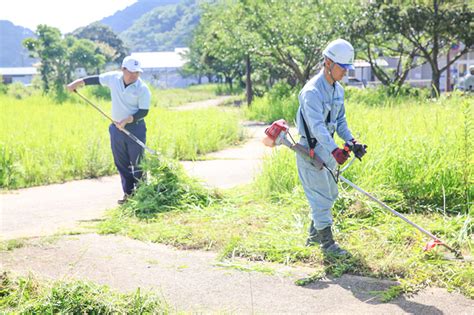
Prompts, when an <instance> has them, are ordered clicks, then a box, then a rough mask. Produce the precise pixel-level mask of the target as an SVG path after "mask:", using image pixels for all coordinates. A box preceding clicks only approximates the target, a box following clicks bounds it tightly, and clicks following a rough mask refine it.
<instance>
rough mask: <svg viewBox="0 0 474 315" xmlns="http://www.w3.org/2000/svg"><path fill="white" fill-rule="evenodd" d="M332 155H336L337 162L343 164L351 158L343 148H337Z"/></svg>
mask: <svg viewBox="0 0 474 315" xmlns="http://www.w3.org/2000/svg"><path fill="white" fill-rule="evenodd" d="M332 156H334V159H336V162H337V163H338V164H340V165H342V164H344V163H345V162H346V161H347V159H348V158H349V153H347V152H346V151H344V150H343V149H340V148H337V149H335V150H334V151H332Z"/></svg>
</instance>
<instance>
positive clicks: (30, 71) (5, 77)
mask: <svg viewBox="0 0 474 315" xmlns="http://www.w3.org/2000/svg"><path fill="white" fill-rule="evenodd" d="M37 73H38V71H37V69H36V68H35V67H13V68H0V76H1V77H2V81H3V82H2V83H5V84H10V83H14V82H21V83H23V84H31V81H32V80H33V76H35V75H36V74H37Z"/></svg>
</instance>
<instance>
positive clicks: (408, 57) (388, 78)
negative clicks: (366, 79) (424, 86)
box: [351, 2, 422, 94]
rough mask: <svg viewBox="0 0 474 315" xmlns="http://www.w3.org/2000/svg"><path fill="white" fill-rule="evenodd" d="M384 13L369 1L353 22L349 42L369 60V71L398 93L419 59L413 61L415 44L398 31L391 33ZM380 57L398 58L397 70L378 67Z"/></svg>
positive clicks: (416, 51) (419, 63) (379, 6)
mask: <svg viewBox="0 0 474 315" xmlns="http://www.w3.org/2000/svg"><path fill="white" fill-rule="evenodd" d="M387 14H388V11H386V10H383V9H381V5H380V4H379V3H377V2H373V3H370V4H368V5H367V7H365V8H364V9H363V10H361V12H360V15H359V18H358V19H355V20H354V22H353V27H352V29H353V31H352V33H351V42H352V43H353V44H354V46H355V48H356V50H357V51H358V52H359V53H358V56H359V58H360V59H364V60H367V61H368V62H369V63H370V66H371V69H372V73H373V74H374V75H375V76H376V77H377V78H378V79H379V80H380V81H381V82H382V84H384V85H386V86H391V87H393V88H394V90H393V93H394V94H398V92H399V91H400V89H401V87H402V85H403V84H404V82H405V80H406V78H407V76H408V73H409V71H410V70H411V69H413V68H415V67H417V66H419V65H421V63H422V61H419V60H418V61H417V60H416V56H417V54H418V51H419V49H418V47H416V46H414V45H413V44H412V43H410V42H409V41H408V40H406V39H405V38H403V36H402V35H400V34H399V33H398V32H395V33H393V32H392V29H391V26H389V25H388V24H387V23H386V20H387ZM382 56H385V57H394V58H396V59H398V63H397V67H396V69H391V68H388V69H385V68H384V67H383V66H380V65H379V62H378V61H379V60H380V58H381V57H382Z"/></svg>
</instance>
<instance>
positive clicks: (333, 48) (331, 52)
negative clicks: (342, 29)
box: [323, 38, 354, 70]
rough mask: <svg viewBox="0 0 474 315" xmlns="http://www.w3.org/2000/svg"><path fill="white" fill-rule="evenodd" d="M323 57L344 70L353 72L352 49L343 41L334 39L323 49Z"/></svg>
mask: <svg viewBox="0 0 474 315" xmlns="http://www.w3.org/2000/svg"><path fill="white" fill-rule="evenodd" d="M323 55H324V56H325V57H326V58H329V59H331V60H332V61H334V62H335V63H337V64H338V65H339V66H341V67H343V68H344V69H346V70H349V69H350V70H354V66H353V65H352V64H353V63H354V48H353V47H352V45H351V44H350V43H349V42H348V41H347V40H344V39H340V38H339V39H336V40H334V41H332V42H330V43H329V45H328V46H327V47H326V49H324V51H323Z"/></svg>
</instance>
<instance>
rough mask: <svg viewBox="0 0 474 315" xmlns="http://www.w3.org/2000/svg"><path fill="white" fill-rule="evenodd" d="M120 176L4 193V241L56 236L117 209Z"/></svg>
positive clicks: (0, 231)
mask: <svg viewBox="0 0 474 315" xmlns="http://www.w3.org/2000/svg"><path fill="white" fill-rule="evenodd" d="M121 189H122V188H121V185H120V177H119V176H118V175H116V176H109V177H102V178H99V179H87V180H78V181H71V182H67V183H64V184H54V185H47V186H39V187H32V188H25V189H19V190H13V191H9V192H6V193H2V194H0V240H1V239H15V238H20V237H32V236H41V235H52V234H55V233H57V232H60V231H63V230H65V229H73V228H75V227H76V226H77V223H79V222H81V221H82V222H83V221H87V220H94V219H99V218H101V217H103V215H104V212H105V210H107V209H110V208H114V207H116V206H117V200H118V199H120V197H121V196H122V195H121Z"/></svg>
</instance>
